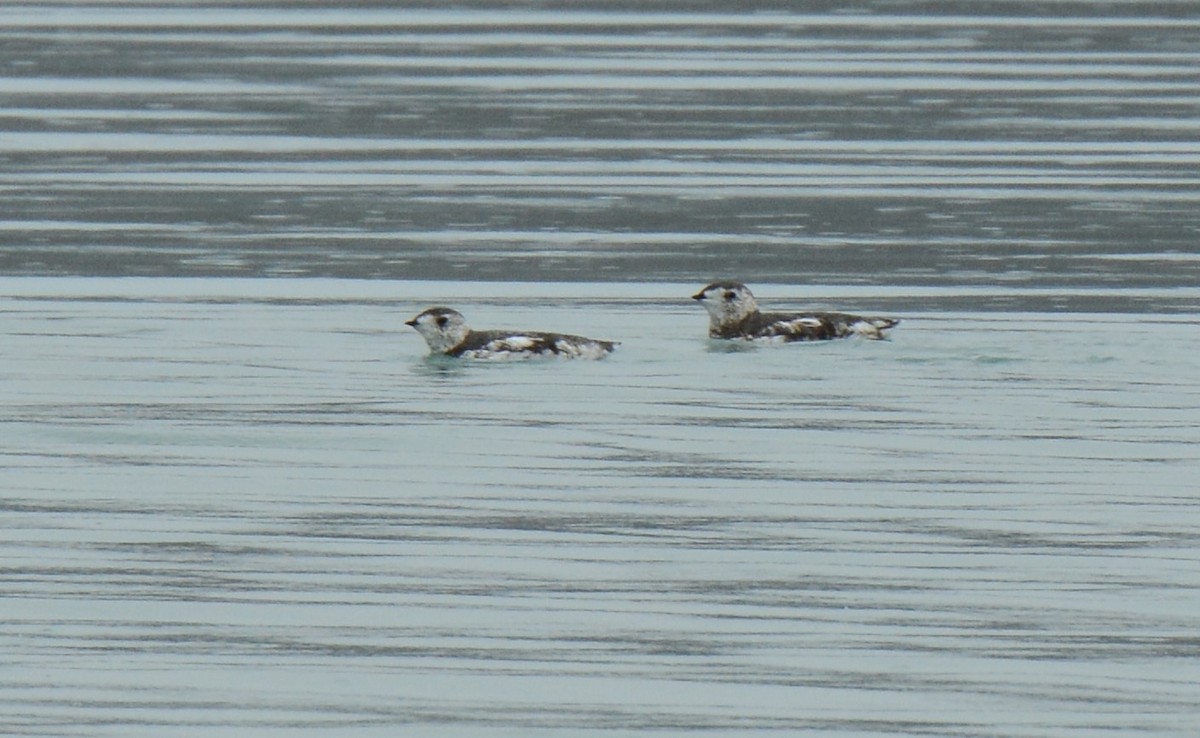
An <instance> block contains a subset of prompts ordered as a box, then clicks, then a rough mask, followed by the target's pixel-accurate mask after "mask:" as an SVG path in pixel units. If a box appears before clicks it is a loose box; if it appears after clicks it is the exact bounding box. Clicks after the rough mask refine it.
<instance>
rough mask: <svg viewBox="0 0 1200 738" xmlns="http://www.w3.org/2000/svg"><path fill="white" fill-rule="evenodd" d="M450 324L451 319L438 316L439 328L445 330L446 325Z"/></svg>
mask: <svg viewBox="0 0 1200 738" xmlns="http://www.w3.org/2000/svg"><path fill="white" fill-rule="evenodd" d="M449 322H450V319H449V318H447V317H446V316H445V315H439V316H438V319H437V324H438V327H439V328H445V327H446V324H447V323H449Z"/></svg>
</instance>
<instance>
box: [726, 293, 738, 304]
mask: <svg viewBox="0 0 1200 738" xmlns="http://www.w3.org/2000/svg"><path fill="white" fill-rule="evenodd" d="M736 299H737V293H736V292H726V293H725V302H733V301H734V300H736Z"/></svg>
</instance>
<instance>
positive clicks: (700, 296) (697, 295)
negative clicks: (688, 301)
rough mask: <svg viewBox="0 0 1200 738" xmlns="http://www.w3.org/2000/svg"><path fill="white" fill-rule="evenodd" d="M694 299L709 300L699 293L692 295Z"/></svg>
mask: <svg viewBox="0 0 1200 738" xmlns="http://www.w3.org/2000/svg"><path fill="white" fill-rule="evenodd" d="M692 299H693V300H707V299H708V298H707V297H705V296H704V293H703V292H697V293H696V294H694V295H692Z"/></svg>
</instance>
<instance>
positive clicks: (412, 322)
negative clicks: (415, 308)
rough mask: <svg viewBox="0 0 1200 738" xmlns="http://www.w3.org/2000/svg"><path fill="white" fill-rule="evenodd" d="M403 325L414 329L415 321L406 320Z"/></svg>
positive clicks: (414, 319)
mask: <svg viewBox="0 0 1200 738" xmlns="http://www.w3.org/2000/svg"><path fill="white" fill-rule="evenodd" d="M404 325H408V326H412V327H413V328H416V327H417V319H416V318H413V319H412V320H406V321H404Z"/></svg>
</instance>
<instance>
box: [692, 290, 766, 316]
mask: <svg viewBox="0 0 1200 738" xmlns="http://www.w3.org/2000/svg"><path fill="white" fill-rule="evenodd" d="M692 299H693V300H696V301H697V302H699V303H700V304H701V305H703V306H704V309H705V310H707V311H708V317H709V322H710V323H711V324H712V325H714V326H718V325H731V324H734V323H738V322H741V321H742V320H745V319H746V318H747V317H748V316H750V315H753V314H754V313H755V311H757V310H758V302H757V301H756V300H755V299H754V295H753V293H751V292H750V288H749V287H747V286H746V285H744V284H742V283H741V282H713V283H712V284H710V285H708V286H707V287H705V288H704V289H702V290H700V291H699V292H697V293H696V294H694V295H692Z"/></svg>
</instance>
